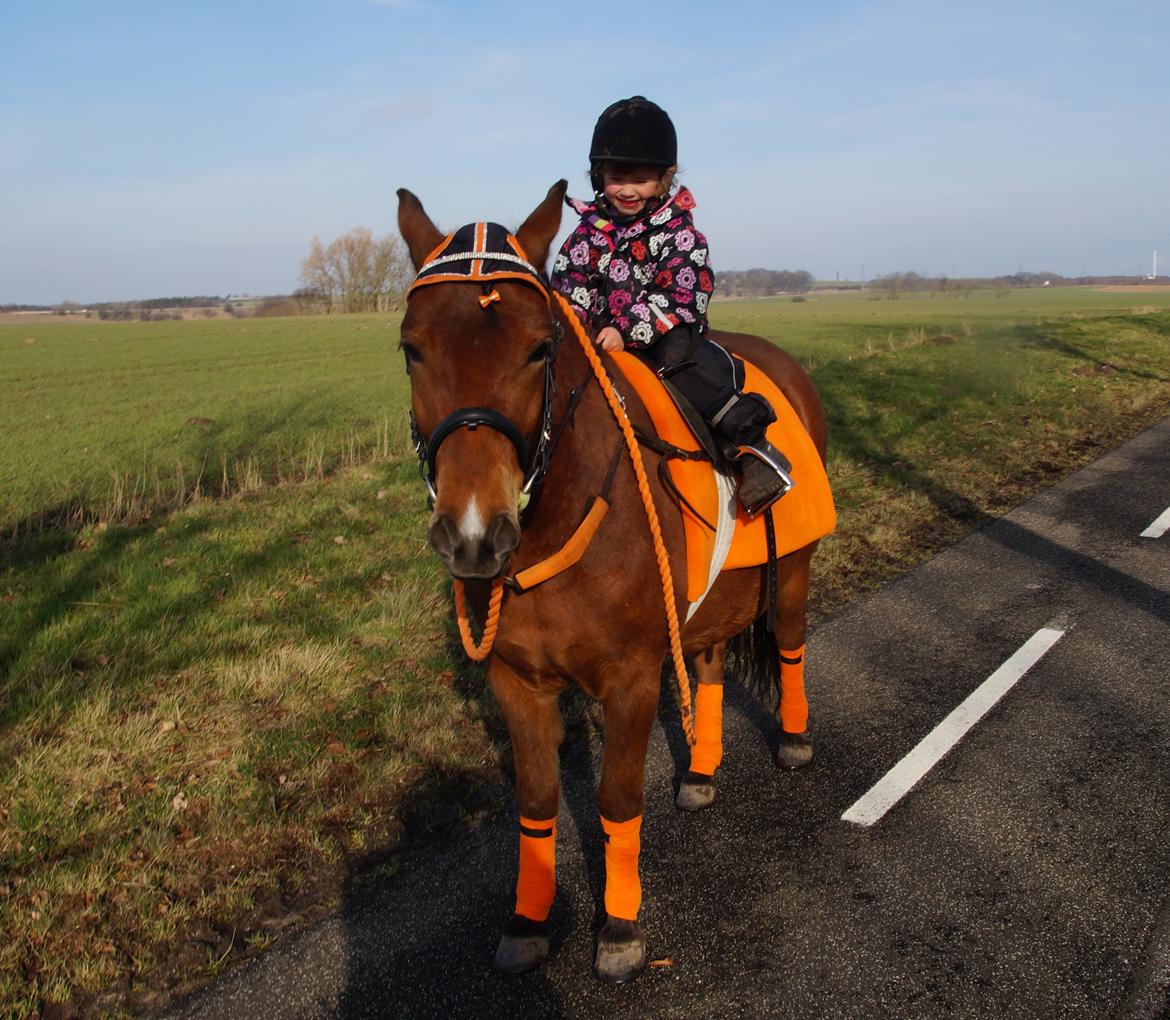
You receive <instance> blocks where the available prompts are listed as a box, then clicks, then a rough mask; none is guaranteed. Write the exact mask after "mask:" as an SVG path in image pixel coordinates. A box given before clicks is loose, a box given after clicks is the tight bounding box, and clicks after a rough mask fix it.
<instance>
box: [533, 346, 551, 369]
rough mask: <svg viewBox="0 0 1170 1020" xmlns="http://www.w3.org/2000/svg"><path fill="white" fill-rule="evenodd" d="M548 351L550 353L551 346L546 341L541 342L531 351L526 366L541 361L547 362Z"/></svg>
mask: <svg viewBox="0 0 1170 1020" xmlns="http://www.w3.org/2000/svg"><path fill="white" fill-rule="evenodd" d="M550 351H552V344H551V343H550V342H549V341H548V340H542V341H541V342H540V343H538V344H537V345H536V346H535V347H534V348H533V349H532V353H531V354H529V355H528V364H530V365H536V364H538V363H540V362H542V361H547V360H548V356H549V352H550Z"/></svg>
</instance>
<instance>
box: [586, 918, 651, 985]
mask: <svg viewBox="0 0 1170 1020" xmlns="http://www.w3.org/2000/svg"><path fill="white" fill-rule="evenodd" d="M645 969H646V933H645V932H644V931H642V926H641V925H640V924H638V922H637V921H623V920H621V919H620V918H617V917H611V918H609V919H607V920H606V922H605V927H604V928H602V929H601V934H600V935H598V936H597V960H596V961H595V962H594V964H593V970H594V972H595V973H596V974H597V976H598V977H599V978H601V979H602V980H603V981H615V982H621V981H633V980H634V978H636V977H637V976H638V975H639V974H641V973H642V971H644V970H645Z"/></svg>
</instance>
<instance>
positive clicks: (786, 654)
mask: <svg viewBox="0 0 1170 1020" xmlns="http://www.w3.org/2000/svg"><path fill="white" fill-rule="evenodd" d="M780 728H781V729H782V730H783V731H784V732H785V733H803V732H804V731H805V730H806V729H808V699H807V698H805V696H804V645H801V646H800V647H799V648H797V649H795V650H793V651H785V650H784V649H783V648H781V649H780Z"/></svg>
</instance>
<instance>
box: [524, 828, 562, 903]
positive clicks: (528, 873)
mask: <svg viewBox="0 0 1170 1020" xmlns="http://www.w3.org/2000/svg"><path fill="white" fill-rule="evenodd" d="M556 861H557V820H556V819H555V818H550V819H549V820H548V821H547V822H538V821H534V820H533V819H531V818H525V817H524V816H523V815H521V816H520V875H519V877H518V878H517V879H516V913H517V914H520V915H522V916H523V917H527V918H528V919H529V920H530V921H545V920H547V919H548V912H549V911H550V910H551V909H552V901H553V896H554V895H555V894H556V891H557V878H556Z"/></svg>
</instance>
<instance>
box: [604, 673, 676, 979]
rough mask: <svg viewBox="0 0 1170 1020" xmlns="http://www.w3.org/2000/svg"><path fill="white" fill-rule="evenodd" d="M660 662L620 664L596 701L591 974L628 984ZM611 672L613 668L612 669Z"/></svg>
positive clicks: (641, 943) (640, 962)
mask: <svg viewBox="0 0 1170 1020" xmlns="http://www.w3.org/2000/svg"><path fill="white" fill-rule="evenodd" d="M660 670H661V662H656V663H650V664H644V665H643V666H642V667H641V668H638V667H634V666H632V665H631V664H629V663H623V665H622V667H621V669H620V671H617V672H618V675H616V676H612V677H610V678H609V679H610V682H609V683H608V684H607V685H606V687H607V690H606V692H605V694H604V696H603V697H602V707H603V709H604V711H605V751H604V757H603V764H602V771H601V787H600V789H599V790H598V794H597V807H598V811H599V813H600V814H601V827H602V829H603V830H604V832H605V913H606V922H605V927H604V928H602V930H601V934H600V935H599V936H598V939H597V958H596V960H595V963H594V968H595V970H596V971H597V975H598V976H599V977H601V978H604V979H606V980H608V981H628V980H629V979H630V978H633V977H636V976H637V975H638V974H640V973H641V972H642V971H643V970H644V969H645V967H646V934H645V932H644V931H643V930H642V926H641V925H640V924H638V908H639V907H640V906H641V902H642V885H641V882H640V881H639V878H638V855H639V853H640V851H641V830H642V805H643V786H644V785H645V774H646V745H647V743H648V741H649V739H650V728H651V726H652V725H653V723H654V715H655V712H656V711H657V707H658V682H659V674H660ZM615 671H616V668H615Z"/></svg>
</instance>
